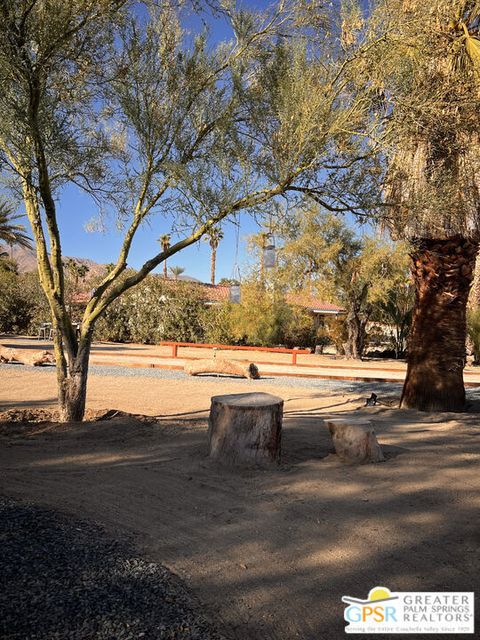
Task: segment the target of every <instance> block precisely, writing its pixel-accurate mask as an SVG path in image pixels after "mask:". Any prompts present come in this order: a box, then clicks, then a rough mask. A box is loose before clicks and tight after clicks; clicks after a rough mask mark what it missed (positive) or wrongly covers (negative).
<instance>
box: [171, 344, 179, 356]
mask: <svg viewBox="0 0 480 640" xmlns="http://www.w3.org/2000/svg"><path fill="white" fill-rule="evenodd" d="M177 355H178V344H172V356H173V357H174V358H176V357H177Z"/></svg>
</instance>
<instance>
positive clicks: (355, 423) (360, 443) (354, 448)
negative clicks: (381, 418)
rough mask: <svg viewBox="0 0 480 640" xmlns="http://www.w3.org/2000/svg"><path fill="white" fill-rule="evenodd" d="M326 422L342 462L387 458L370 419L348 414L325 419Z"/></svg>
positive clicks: (353, 462)
mask: <svg viewBox="0 0 480 640" xmlns="http://www.w3.org/2000/svg"><path fill="white" fill-rule="evenodd" d="M325 424H326V425H327V427H328V428H329V430H330V435H331V436H332V440H333V446H334V447H335V451H336V453H337V455H338V457H339V459H340V460H341V461H342V462H346V463H348V464H364V463H366V462H383V461H384V460H385V458H384V456H383V452H382V448H381V447H380V445H379V444H378V441H377V437H376V435H375V431H374V429H373V427H372V425H371V423H370V421H369V420H362V419H360V420H358V419H355V418H351V417H349V416H346V417H345V418H328V419H325Z"/></svg>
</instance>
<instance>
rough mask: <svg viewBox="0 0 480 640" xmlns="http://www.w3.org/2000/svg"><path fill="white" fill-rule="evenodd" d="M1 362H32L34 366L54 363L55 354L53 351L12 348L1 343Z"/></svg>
mask: <svg viewBox="0 0 480 640" xmlns="http://www.w3.org/2000/svg"><path fill="white" fill-rule="evenodd" d="M0 362H20V363H21V364H30V365H32V366H33V367H37V366H40V365H42V364H53V363H54V362H55V356H54V355H53V353H52V352H51V351H33V352H32V351H27V350H18V349H10V348H8V347H5V346H4V345H1V344H0Z"/></svg>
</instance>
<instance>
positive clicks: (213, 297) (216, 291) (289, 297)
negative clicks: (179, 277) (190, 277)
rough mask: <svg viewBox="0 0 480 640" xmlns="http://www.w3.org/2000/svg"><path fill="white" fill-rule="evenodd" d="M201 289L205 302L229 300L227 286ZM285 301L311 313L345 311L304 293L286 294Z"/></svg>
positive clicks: (205, 286)
mask: <svg viewBox="0 0 480 640" xmlns="http://www.w3.org/2000/svg"><path fill="white" fill-rule="evenodd" d="M203 288H204V289H205V300H206V301H207V302H223V301H224V300H228V299H229V298H230V287H229V286H228V285H211V284H204V285H203ZM285 300H286V301H287V303H288V304H292V305H297V306H299V307H304V308H305V309H310V310H311V311H317V312H322V311H323V312H325V313H343V312H344V311H345V309H343V307H340V306H338V305H337V304H332V303H331V302H324V301H323V300H320V299H318V298H315V297H313V296H310V295H308V294H304V293H287V294H286V296H285Z"/></svg>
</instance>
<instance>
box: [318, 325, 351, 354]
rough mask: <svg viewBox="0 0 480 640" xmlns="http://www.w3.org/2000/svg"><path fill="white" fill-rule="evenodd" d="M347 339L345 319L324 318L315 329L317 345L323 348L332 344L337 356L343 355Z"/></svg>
mask: <svg viewBox="0 0 480 640" xmlns="http://www.w3.org/2000/svg"><path fill="white" fill-rule="evenodd" d="M347 339H348V329H347V325H346V322H345V318H325V320H324V321H323V323H322V325H321V326H320V327H319V328H318V329H317V343H318V344H323V346H327V345H328V344H333V345H334V347H335V349H336V351H337V353H338V354H339V355H344V353H345V346H344V345H345V343H346V341H347Z"/></svg>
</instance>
